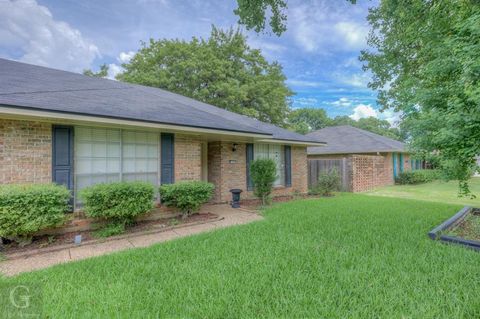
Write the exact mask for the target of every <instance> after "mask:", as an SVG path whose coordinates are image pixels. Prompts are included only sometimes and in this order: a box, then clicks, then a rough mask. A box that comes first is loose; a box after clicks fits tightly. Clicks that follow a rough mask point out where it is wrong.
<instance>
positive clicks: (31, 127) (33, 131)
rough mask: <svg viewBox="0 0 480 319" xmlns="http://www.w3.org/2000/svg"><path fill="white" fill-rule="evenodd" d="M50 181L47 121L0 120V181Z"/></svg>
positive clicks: (49, 127)
mask: <svg viewBox="0 0 480 319" xmlns="http://www.w3.org/2000/svg"><path fill="white" fill-rule="evenodd" d="M51 181H52V126H51V124H49V123H41V122H33V121H18V120H3V119H0V184H12V183H23V184H24V183H49V182H51Z"/></svg>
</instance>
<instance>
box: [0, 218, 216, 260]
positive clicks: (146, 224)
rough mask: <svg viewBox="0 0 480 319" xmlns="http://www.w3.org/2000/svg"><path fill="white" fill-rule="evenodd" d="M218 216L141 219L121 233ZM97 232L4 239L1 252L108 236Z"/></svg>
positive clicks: (28, 249) (201, 220) (17, 251)
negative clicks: (27, 240) (25, 240)
mask: <svg viewBox="0 0 480 319" xmlns="http://www.w3.org/2000/svg"><path fill="white" fill-rule="evenodd" d="M216 218H218V216H217V215H215V214H212V213H201V214H194V215H191V216H189V217H187V218H185V219H183V218H182V217H181V216H178V217H171V218H162V219H157V220H149V221H139V222H136V223H135V224H133V225H131V226H128V227H127V228H126V229H125V232H124V233H122V234H121V236H123V235H128V234H134V233H142V232H146V231H150V230H154V229H161V228H167V227H170V226H176V225H186V224H192V223H198V222H207V221H209V220H213V219H216ZM95 232H96V230H87V231H79V232H71V233H66V234H61V235H52V236H49V235H41V236H34V237H33V240H32V243H30V244H28V245H26V246H23V247H22V246H19V245H18V244H17V243H16V242H10V241H8V240H6V239H3V240H4V245H3V249H2V250H1V252H2V253H3V254H5V255H7V256H8V255H9V254H13V253H21V252H28V251H33V250H37V249H39V248H45V247H54V246H60V245H65V244H73V243H74V238H75V236H76V235H82V243H85V242H87V241H91V240H101V239H106V238H98V237H95V236H94V233H95ZM109 238H115V236H112V237H109Z"/></svg>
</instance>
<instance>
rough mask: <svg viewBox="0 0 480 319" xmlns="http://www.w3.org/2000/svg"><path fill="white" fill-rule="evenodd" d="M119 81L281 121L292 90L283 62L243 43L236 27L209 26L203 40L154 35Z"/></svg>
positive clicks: (270, 121) (263, 118)
mask: <svg viewBox="0 0 480 319" xmlns="http://www.w3.org/2000/svg"><path fill="white" fill-rule="evenodd" d="M122 66H123V67H124V68H125V71H124V72H123V73H121V74H119V75H118V76H117V79H118V80H121V81H125V82H131V83H138V84H142V85H147V86H153V87H158V88H162V89H166V90H169V91H172V92H175V93H179V94H182V95H186V96H189V97H191V98H194V99H197V100H200V101H203V102H205V103H209V104H212V105H215V106H218V107H221V108H224V109H227V110H229V111H232V112H236V113H240V114H244V115H248V116H251V117H254V118H257V119H259V120H261V121H264V122H269V123H273V124H276V125H280V126H284V125H285V118H286V117H287V114H288V111H289V106H290V104H289V103H290V101H289V97H290V96H291V95H292V94H293V93H292V92H291V91H290V89H289V88H288V87H287V85H286V84H285V80H286V77H285V75H284V74H283V71H282V67H281V66H280V65H279V64H278V63H277V62H273V63H269V62H268V61H267V60H266V59H265V58H264V57H263V56H262V54H261V52H260V50H257V49H252V48H250V47H249V46H248V44H247V40H246V37H245V36H244V35H243V34H242V33H241V32H240V31H238V30H233V29H229V30H227V31H222V30H220V29H217V28H215V27H212V31H211V35H210V37H209V38H208V39H203V38H195V37H194V38H192V40H191V41H182V40H167V39H162V40H153V39H151V40H150V42H148V43H143V46H142V48H141V49H140V50H139V51H138V52H137V53H136V54H135V56H134V57H133V58H132V59H131V60H130V62H129V63H126V64H123V65H122Z"/></svg>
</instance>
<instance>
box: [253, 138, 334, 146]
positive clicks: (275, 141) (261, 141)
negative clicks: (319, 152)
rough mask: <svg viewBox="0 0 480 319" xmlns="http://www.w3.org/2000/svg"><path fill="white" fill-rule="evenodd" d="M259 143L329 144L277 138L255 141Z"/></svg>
mask: <svg viewBox="0 0 480 319" xmlns="http://www.w3.org/2000/svg"><path fill="white" fill-rule="evenodd" d="M255 141H256V142H259V143H272V144H291V145H298V146H307V147H308V146H315V147H316V146H326V145H327V143H324V142H312V141H299V140H288V139H277V138H268V139H266V138H263V139H258V140H255Z"/></svg>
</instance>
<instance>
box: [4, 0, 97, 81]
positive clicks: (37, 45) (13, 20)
mask: <svg viewBox="0 0 480 319" xmlns="http://www.w3.org/2000/svg"><path fill="white" fill-rule="evenodd" d="M0 43H1V45H2V46H4V47H8V48H10V49H13V50H20V51H22V53H23V55H22V56H21V58H20V59H19V60H21V61H24V62H28V63H32V64H39V65H44V66H50V67H55V68H59V69H64V70H71V71H76V72H80V71H82V70H83V69H85V68H90V67H91V63H92V62H93V60H94V59H95V58H96V57H97V56H100V52H99V50H98V48H97V46H96V45H95V44H93V43H92V42H91V41H89V40H87V39H85V38H84V37H83V36H82V34H81V33H80V31H79V30H77V29H74V28H72V27H71V26H70V25H68V24H67V23H65V22H62V21H57V20H55V19H54V18H53V16H52V13H51V12H50V10H48V8H46V7H44V6H41V5H39V4H38V3H37V2H36V1H35V0H23V1H0Z"/></svg>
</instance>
